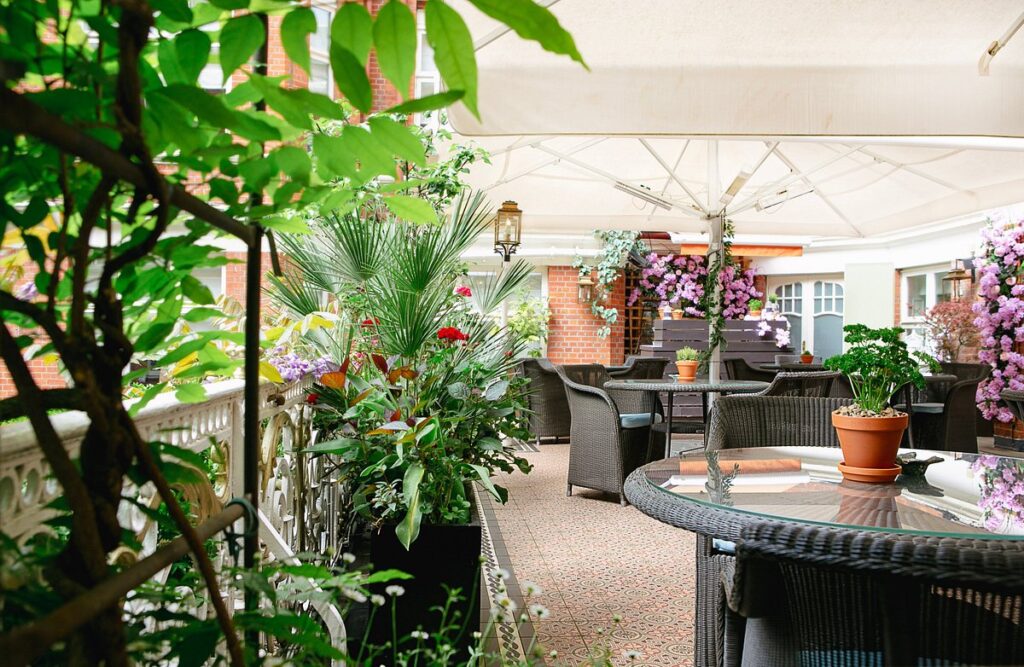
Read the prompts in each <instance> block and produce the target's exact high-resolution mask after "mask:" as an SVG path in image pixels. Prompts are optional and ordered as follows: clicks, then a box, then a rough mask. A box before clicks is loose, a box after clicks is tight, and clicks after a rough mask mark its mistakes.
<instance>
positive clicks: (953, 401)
mask: <svg viewBox="0 0 1024 667" xmlns="http://www.w3.org/2000/svg"><path fill="white" fill-rule="evenodd" d="M981 380H982V377H975V378H973V379H969V380H959V381H957V382H955V383H953V384H952V385H949V386H948V387H941V388H939V390H938V391H939V393H940V395H937V396H935V397H934V398H936V399H937V402H936V403H929V402H926V403H923V404H920V405H919V404H917V403H915V404H914V408H913V409H914V415H913V419H914V424H913V428H914V446H915V447H920V448H922V449H938V450H942V451H957V452H974V453H976V452H977V451H978V429H977V415H978V414H979V413H978V406H977V399H976V397H975V396H976V394H977V392H978V384H979V383H980V382H981ZM942 389H945V391H944V392H942V391H941V390H942Z"/></svg>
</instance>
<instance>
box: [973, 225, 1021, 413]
mask: <svg viewBox="0 0 1024 667" xmlns="http://www.w3.org/2000/svg"><path fill="white" fill-rule="evenodd" d="M981 237H982V247H981V252H980V253H979V260H978V261H979V263H980V266H979V273H980V276H979V280H978V296H979V297H980V300H979V301H978V302H977V303H975V304H974V314H975V315H976V317H975V319H974V324H975V326H976V327H978V335H979V339H980V343H981V349H980V350H979V351H978V359H979V360H980V361H981V362H982V363H985V364H989V365H990V366H991V367H992V374H991V375H990V376H989V377H988V378H987V379H985V380H983V381H982V382H981V384H980V385H978V394H977V399H978V408H979V409H980V410H981V412H982V414H983V415H985V418H986V419H998V420H999V421H1002V422H1009V421H1012V420H1013V414H1012V413H1011V412H1010V410H1009V409H1008V408H1006V407H1005V406H1003V405H1001V404H1000V401H999V394H1000V392H1002V391H1003V390H1004V389H1013V390H1018V391H1020V390H1024V354H1021V353H1020V352H1018V351H1017V344H1018V343H1021V342H1024V220H1021V221H1018V222H1016V223H1006V224H992V225H989V226H988V227H986V228H985V229H983V230H982V231H981Z"/></svg>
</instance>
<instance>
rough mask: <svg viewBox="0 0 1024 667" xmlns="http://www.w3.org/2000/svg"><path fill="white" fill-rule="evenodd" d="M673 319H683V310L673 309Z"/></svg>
mask: <svg viewBox="0 0 1024 667" xmlns="http://www.w3.org/2000/svg"><path fill="white" fill-rule="evenodd" d="M672 319H673V320H681V319H683V311H681V310H673V311H672Z"/></svg>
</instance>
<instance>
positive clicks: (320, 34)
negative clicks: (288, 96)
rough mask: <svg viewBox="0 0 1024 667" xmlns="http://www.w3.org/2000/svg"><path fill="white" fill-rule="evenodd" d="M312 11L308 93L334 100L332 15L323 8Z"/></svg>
mask: <svg viewBox="0 0 1024 667" xmlns="http://www.w3.org/2000/svg"><path fill="white" fill-rule="evenodd" d="M312 9H313V16H314V18H316V30H314V31H313V32H312V33H311V34H310V36H309V91H310V92H312V93H319V94H320V95H326V96H327V97H330V98H331V99H334V81H333V79H332V78H331V57H330V50H331V18H332V14H331V12H330V10H328V9H326V8H324V7H313V8H312Z"/></svg>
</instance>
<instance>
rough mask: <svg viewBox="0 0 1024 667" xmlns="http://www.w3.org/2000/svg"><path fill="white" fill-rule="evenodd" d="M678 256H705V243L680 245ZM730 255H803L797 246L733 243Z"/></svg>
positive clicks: (802, 249)
mask: <svg viewBox="0 0 1024 667" xmlns="http://www.w3.org/2000/svg"><path fill="white" fill-rule="evenodd" d="M679 254H680V255H706V254H708V244H707V243H682V244H680V246H679ZM732 254H733V255H734V256H736V257H800V256H802V255H803V254H804V247H803V246H799V245H757V244H743V243H733V244H732Z"/></svg>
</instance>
